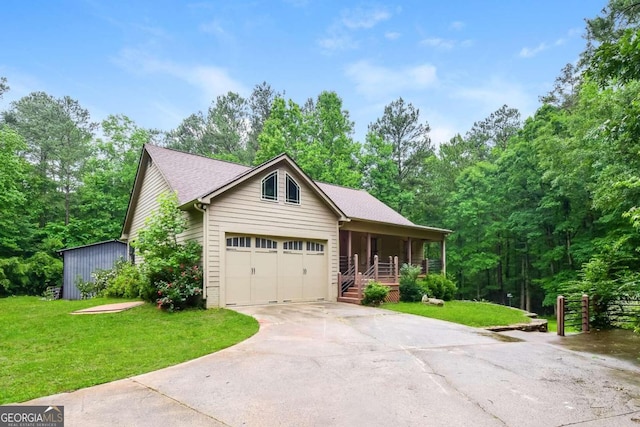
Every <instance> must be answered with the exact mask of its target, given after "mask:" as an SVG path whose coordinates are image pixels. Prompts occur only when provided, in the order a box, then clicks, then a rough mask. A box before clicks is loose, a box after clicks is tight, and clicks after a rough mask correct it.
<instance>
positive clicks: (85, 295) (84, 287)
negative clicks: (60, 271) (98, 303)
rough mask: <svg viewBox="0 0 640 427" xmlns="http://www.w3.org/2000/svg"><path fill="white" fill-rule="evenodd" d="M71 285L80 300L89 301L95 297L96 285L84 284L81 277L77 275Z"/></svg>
mask: <svg viewBox="0 0 640 427" xmlns="http://www.w3.org/2000/svg"><path fill="white" fill-rule="evenodd" d="M73 284H74V285H75V286H76V288H77V289H78V290H79V291H80V299H89V298H93V297H94V296H96V284H95V283H94V282H90V281H89V282H85V281H84V280H82V277H81V276H80V275H78V276H77V277H76V280H75V281H74V282H73Z"/></svg>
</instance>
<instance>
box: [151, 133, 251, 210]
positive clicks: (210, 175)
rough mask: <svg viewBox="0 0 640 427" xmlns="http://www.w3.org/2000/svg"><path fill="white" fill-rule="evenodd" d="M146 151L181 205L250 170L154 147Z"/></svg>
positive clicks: (245, 167) (241, 166) (234, 164)
mask: <svg viewBox="0 0 640 427" xmlns="http://www.w3.org/2000/svg"><path fill="white" fill-rule="evenodd" d="M145 147H146V149H147V152H148V153H149V155H150V156H151V159H152V160H153V162H154V163H155V164H156V166H158V168H159V169H160V171H161V172H162V175H163V176H164V178H165V179H166V180H167V183H168V184H169V186H170V187H171V188H172V189H173V190H175V191H177V192H178V201H179V203H180V204H181V205H182V204H184V203H187V202H190V201H192V200H196V199H197V198H198V197H200V196H203V195H205V194H207V193H209V192H211V191H213V190H215V189H217V188H220V187H221V186H223V185H224V184H226V183H228V182H229V181H233V179H234V178H235V177H237V176H238V175H242V174H243V173H245V172H247V171H248V170H250V169H251V168H249V167H247V166H243V165H238V164H236V163H230V162H225V161H222V160H215V159H210V158H208V157H203V156H197V155H195V154H189V153H183V152H181V151H176V150H171V149H168V148H162V147H157V146H155V145H149V144H147V145H145Z"/></svg>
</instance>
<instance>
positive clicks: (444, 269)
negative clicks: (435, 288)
mask: <svg viewBox="0 0 640 427" xmlns="http://www.w3.org/2000/svg"><path fill="white" fill-rule="evenodd" d="M440 260H441V262H442V274H443V275H444V276H446V275H447V241H446V237H445V236H442V243H441V245H440Z"/></svg>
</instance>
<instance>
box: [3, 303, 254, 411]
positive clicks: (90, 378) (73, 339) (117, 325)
mask: <svg viewBox="0 0 640 427" xmlns="http://www.w3.org/2000/svg"><path fill="white" fill-rule="evenodd" d="M123 301H125V300H121V299H118V300H115V299H91V300H84V301H65V300H57V301H43V300H41V299H39V298H37V297H9V298H4V299H0V366H1V367H2V369H0V404H6V403H14V402H23V401H25V400H29V399H33V398H36V397H40V396H46V395H50V394H55V393H61V392H66V391H72V390H77V389H79V388H83V387H88V386H91V385H95V384H101V383H105V382H109V381H113V380H116V379H121V378H127V377H130V376H132V375H138V374H142V373H145V372H150V371H153V370H156V369H160V368H164V367H167V366H171V365H175V364H177V363H181V362H184V361H187V360H190V359H194V358H197V357H200V356H203V355H206V354H209V353H212V352H215V351H218V350H221V349H223V348H225V347H229V346H231V345H233V344H236V343H237V342H239V341H242V340H244V339H246V338H248V337H250V336H251V335H253V334H255V333H256V332H257V331H258V322H257V321H256V320H255V319H253V318H252V317H249V316H245V315H242V314H239V313H236V312H234V311H230V310H224V309H219V310H215V309H214V310H189V311H184V312H177V313H165V312H163V311H160V310H158V309H157V308H156V307H155V306H154V305H151V304H145V305H143V306H140V307H136V308H133V309H130V310H127V311H124V312H121V313H113V314H93V315H73V316H72V315H70V314H69V313H71V312H72V311H75V310H79V309H82V308H87V307H93V306H96V305H101V304H108V303H113V302H123Z"/></svg>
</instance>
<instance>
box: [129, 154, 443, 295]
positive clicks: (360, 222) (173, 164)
mask: <svg viewBox="0 0 640 427" xmlns="http://www.w3.org/2000/svg"><path fill="white" fill-rule="evenodd" d="M167 191H173V192H176V193H177V197H178V202H179V204H180V208H181V209H182V210H183V211H184V213H185V215H186V216H187V218H188V223H189V226H188V229H187V230H186V231H185V232H184V233H182V235H181V236H180V237H181V238H182V239H195V240H197V241H198V242H199V243H201V244H202V248H203V249H202V264H203V265H202V267H203V271H204V289H203V295H204V297H205V298H206V301H207V307H224V306H232V305H247V304H268V303H281V302H295V301H319V300H320V301H337V300H341V301H347V302H349V301H350V300H352V299H354V298H356V297H357V298H359V297H360V295H361V292H360V294H358V295H354V294H353V292H351V294H349V291H350V289H349V287H352V288H353V285H354V283H355V284H357V283H361V281H360V282H359V281H357V280H354V279H355V278H358V277H360V278H361V277H370V278H378V277H380V278H382V276H385V277H395V278H396V279H397V268H398V267H397V266H398V264H402V263H412V264H416V265H423V266H428V265H433V262H432V263H427V262H426V260H424V259H423V258H424V251H423V247H424V244H425V243H428V242H438V243H439V245H440V259H439V260H437V261H438V262H436V264H438V265H439V269H440V270H441V271H445V270H446V246H445V239H446V237H447V235H448V234H449V233H451V231H450V230H445V229H440V228H434V227H425V226H420V225H416V224H414V223H412V222H411V221H409V220H408V219H406V218H405V217H403V216H402V215H400V214H398V213H397V212H395V211H394V210H393V209H391V208H390V207H388V206H387V205H385V204H384V203H382V202H381V201H379V200H378V199H376V198H375V197H373V196H371V195H370V194H369V193H367V192H366V191H364V190H355V189H351V188H346V187H341V186H338V185H332V184H325V183H320V182H315V181H313V180H312V179H311V178H309V176H308V175H307V174H306V173H305V172H304V171H303V170H302V169H301V168H300V167H299V166H298V165H297V164H296V163H295V162H294V161H293V160H292V159H291V158H290V157H289V156H287V155H286V154H282V155H279V156H277V157H275V158H273V159H271V160H269V161H267V162H265V163H263V164H261V165H258V166H255V167H248V166H243V165H239V164H235V163H230V162H226V161H221V160H214V159H210V158H208V157H203V156H198V155H194V154H188V153H184V152H180V151H176V150H172V149H167V148H162V147H158V146H155V145H150V144H146V145H145V146H144V147H143V149H142V155H141V157H140V164H139V165H138V171H137V174H136V179H135V183H134V187H133V191H132V193H131V199H130V201H129V207H128V210H127V215H126V218H125V222H124V226H123V231H122V236H121V237H120V239H121V240H122V241H124V242H131V241H133V240H135V238H136V236H137V234H138V231H139V230H140V229H141V228H142V227H143V226H144V221H145V218H147V217H148V216H149V215H150V214H151V213H152V212H153V211H154V210H155V209H157V207H158V203H157V198H158V195H159V194H161V193H162V192H167ZM385 271H386V273H385ZM396 281H397V280H396ZM358 286H359V285H358ZM351 291H353V289H351ZM354 302H356V301H354Z"/></svg>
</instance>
